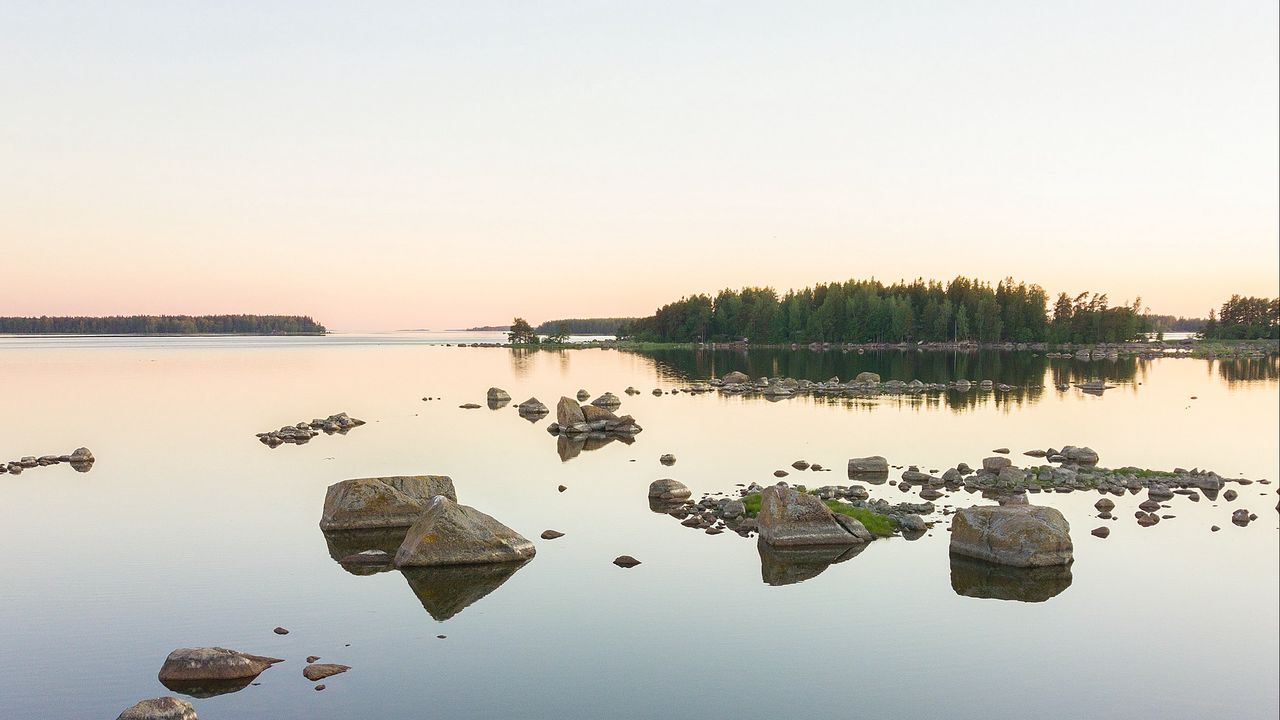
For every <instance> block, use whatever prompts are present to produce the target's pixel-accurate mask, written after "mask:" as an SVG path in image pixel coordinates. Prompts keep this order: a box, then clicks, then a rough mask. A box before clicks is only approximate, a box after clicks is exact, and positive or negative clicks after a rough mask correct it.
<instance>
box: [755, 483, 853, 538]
mask: <svg viewBox="0 0 1280 720" xmlns="http://www.w3.org/2000/svg"><path fill="white" fill-rule="evenodd" d="M756 523H757V525H758V526H759V530H760V538H761V539H762V540H764V541H765V542H767V543H769V544H770V545H776V546H779V547H788V546H795V545H851V544H853V543H857V542H863V540H862V539H861V538H859V537H857V536H855V535H854V534H853V533H852V532H850V530H848V529H846V528H845V527H844V526H842V525H841V524H840V523H839V522H837V521H836V519H835V517H834V514H833V513H832V512H831V510H830V508H828V507H827V506H826V505H824V504H823V503H822V501H821V500H819V499H818V498H817V497H814V496H813V495H808V494H805V493H800V492H796V491H795V490H794V489H792V488H790V487H787V485H786V484H785V483H778V484H777V485H771V486H769V487H767V488H765V489H764V492H762V493H761V494H760V513H759V514H758V515H757V516H756ZM864 531H865V528H864Z"/></svg>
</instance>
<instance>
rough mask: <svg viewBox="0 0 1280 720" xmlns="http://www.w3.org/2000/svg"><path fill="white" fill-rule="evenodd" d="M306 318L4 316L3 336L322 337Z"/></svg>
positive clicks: (0, 323) (318, 327) (0, 320)
mask: <svg viewBox="0 0 1280 720" xmlns="http://www.w3.org/2000/svg"><path fill="white" fill-rule="evenodd" d="M324 332H325V327H324V326H323V325H321V324H320V323H318V322H316V321H315V320H312V319H311V318H310V317H307V316H305V315H115V316H109V317H85V316H80V317H46V316H41V317H0V333H6V334H14V335H218V334H226V335H321V334H324Z"/></svg>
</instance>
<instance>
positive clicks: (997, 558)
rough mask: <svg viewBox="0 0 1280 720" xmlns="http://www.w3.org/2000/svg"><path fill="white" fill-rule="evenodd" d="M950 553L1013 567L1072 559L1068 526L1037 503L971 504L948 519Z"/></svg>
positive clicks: (1039, 565)
mask: <svg viewBox="0 0 1280 720" xmlns="http://www.w3.org/2000/svg"><path fill="white" fill-rule="evenodd" d="M951 552H952V553H955V554H957V555H964V556H966V557H972V558H977V559H979V560H985V561H987V562H993V563H998V564H1001V565H1012V566H1015V567H1044V566H1047V565H1066V564H1068V563H1070V562H1071V561H1072V559H1073V558H1072V545H1071V526H1070V525H1069V524H1068V523H1067V520H1066V518H1064V517H1063V516H1062V513H1060V512H1058V511H1057V510H1055V509H1054V508H1051V507H1043V506H1040V505H998V506H975V507H970V508H965V509H963V510H960V511H958V512H957V513H956V514H955V517H953V518H952V520H951Z"/></svg>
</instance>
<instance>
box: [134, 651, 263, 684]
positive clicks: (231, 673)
mask: <svg viewBox="0 0 1280 720" xmlns="http://www.w3.org/2000/svg"><path fill="white" fill-rule="evenodd" d="M278 662H284V660H282V659H280V658H272V657H265V656H262V655H250V654H248V653H242V652H238V651H236V650H228V649H226V648H220V647H203V648H178V649H177V650H174V651H173V652H171V653H169V657H167V658H165V660H164V665H163V666H161V667H160V675H159V678H160V682H162V683H166V684H168V683H171V682H177V683H182V682H202V681H210V680H241V679H244V678H255V677H257V676H258V675H260V674H261V673H262V671H263V670H266V669H267V668H269V667H271V666H272V665H274V664H276V663H278Z"/></svg>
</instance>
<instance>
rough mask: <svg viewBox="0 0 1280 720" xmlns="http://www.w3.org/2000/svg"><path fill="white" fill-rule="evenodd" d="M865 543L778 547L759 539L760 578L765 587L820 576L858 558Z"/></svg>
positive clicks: (757, 545) (865, 545)
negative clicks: (823, 572) (832, 567)
mask: <svg viewBox="0 0 1280 720" xmlns="http://www.w3.org/2000/svg"><path fill="white" fill-rule="evenodd" d="M866 547H867V543H862V544H858V545H815V546H812V547H802V548H778V547H774V546H772V545H770V544H769V543H767V542H765V541H763V540H760V541H758V542H757V543H756V548H757V549H758V550H759V551H760V577H761V579H762V580H764V584H765V585H775V586H776V585H794V584H795V583H798V582H804V581H805V580H809V579H811V578H815V577H817V576H819V575H821V574H822V571H824V570H826V569H827V568H828V567H830V566H832V565H834V564H836V563H842V562H844V561H846V560H850V559H852V558H854V557H857V555H858V554H859V553H861V552H862V551H863V550H865V549H866Z"/></svg>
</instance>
